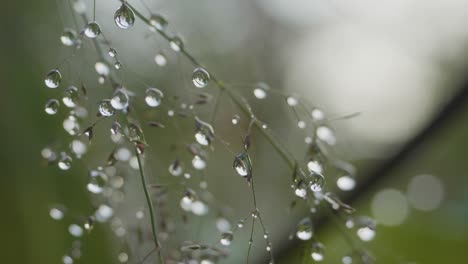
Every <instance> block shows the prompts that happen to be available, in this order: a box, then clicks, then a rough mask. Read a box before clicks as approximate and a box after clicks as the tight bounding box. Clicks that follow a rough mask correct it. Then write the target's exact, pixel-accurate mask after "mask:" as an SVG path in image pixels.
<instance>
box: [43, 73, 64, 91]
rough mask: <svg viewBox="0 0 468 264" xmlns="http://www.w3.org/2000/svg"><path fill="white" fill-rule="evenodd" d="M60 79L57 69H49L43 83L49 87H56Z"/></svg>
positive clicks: (60, 75)
mask: <svg viewBox="0 0 468 264" xmlns="http://www.w3.org/2000/svg"><path fill="white" fill-rule="evenodd" d="M61 81H62V74H61V73H60V71H59V70H58V69H53V70H51V71H49V72H48V73H47V75H46V77H45V79H44V82H45V85H46V86H47V87H49V88H57V87H59V85H60V82H61Z"/></svg>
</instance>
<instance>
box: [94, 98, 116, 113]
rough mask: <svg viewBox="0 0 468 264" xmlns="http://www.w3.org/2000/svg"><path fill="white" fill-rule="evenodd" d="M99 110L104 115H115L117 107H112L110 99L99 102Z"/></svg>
mask: <svg viewBox="0 0 468 264" xmlns="http://www.w3.org/2000/svg"><path fill="white" fill-rule="evenodd" d="M98 110H99V113H100V114H101V115H102V116H113V115H114V114H115V109H114V108H113V107H112V104H111V100H109V99H105V100H102V101H101V102H99V105H98Z"/></svg>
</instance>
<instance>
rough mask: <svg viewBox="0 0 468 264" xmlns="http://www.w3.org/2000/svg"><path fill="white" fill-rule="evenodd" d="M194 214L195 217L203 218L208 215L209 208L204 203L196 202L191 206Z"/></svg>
mask: <svg viewBox="0 0 468 264" xmlns="http://www.w3.org/2000/svg"><path fill="white" fill-rule="evenodd" d="M191 210H192V213H194V214H195V215H198V216H201V215H206V214H207V213H208V211H209V208H208V206H207V205H206V204H205V203H204V202H202V201H195V202H193V203H192V205H191Z"/></svg>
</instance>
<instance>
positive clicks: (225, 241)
mask: <svg viewBox="0 0 468 264" xmlns="http://www.w3.org/2000/svg"><path fill="white" fill-rule="evenodd" d="M233 238H234V236H233V234H232V232H226V233H223V234H222V235H221V239H220V240H219V242H220V243H221V245H223V246H229V245H231V243H232V239H233Z"/></svg>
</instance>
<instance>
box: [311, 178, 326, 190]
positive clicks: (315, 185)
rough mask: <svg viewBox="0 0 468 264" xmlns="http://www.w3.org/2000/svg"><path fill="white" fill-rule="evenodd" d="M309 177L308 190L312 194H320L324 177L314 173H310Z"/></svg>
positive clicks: (323, 184)
mask: <svg viewBox="0 0 468 264" xmlns="http://www.w3.org/2000/svg"><path fill="white" fill-rule="evenodd" d="M311 177H312V180H311V181H310V190H311V191H313V192H321V191H322V190H323V187H324V186H325V177H323V176H322V175H320V174H316V173H312V175H311Z"/></svg>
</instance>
